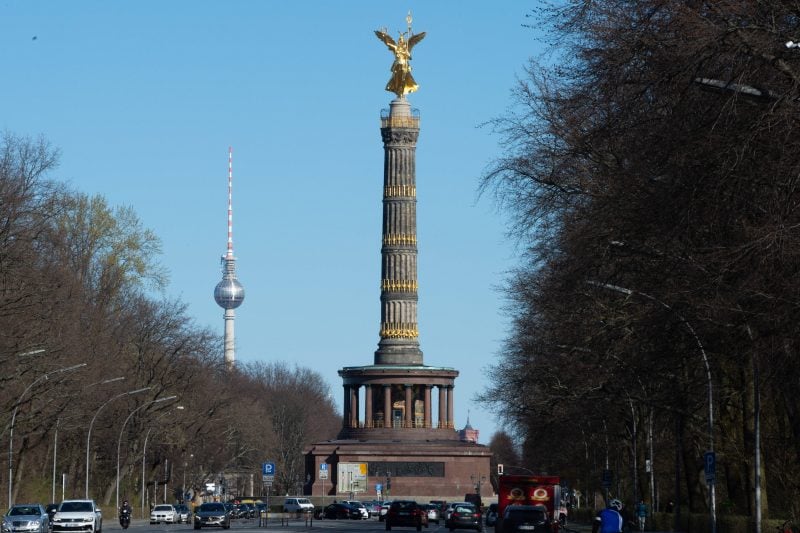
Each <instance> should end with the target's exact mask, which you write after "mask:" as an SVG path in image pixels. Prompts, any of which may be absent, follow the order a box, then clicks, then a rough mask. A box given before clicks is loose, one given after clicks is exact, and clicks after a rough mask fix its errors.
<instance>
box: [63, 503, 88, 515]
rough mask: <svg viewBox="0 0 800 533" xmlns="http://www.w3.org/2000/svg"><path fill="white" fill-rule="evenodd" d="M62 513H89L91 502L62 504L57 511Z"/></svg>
mask: <svg viewBox="0 0 800 533" xmlns="http://www.w3.org/2000/svg"><path fill="white" fill-rule="evenodd" d="M58 510H59V511H60V512H62V513H91V512H92V503H91V502H64V503H62V504H61V507H59V509H58Z"/></svg>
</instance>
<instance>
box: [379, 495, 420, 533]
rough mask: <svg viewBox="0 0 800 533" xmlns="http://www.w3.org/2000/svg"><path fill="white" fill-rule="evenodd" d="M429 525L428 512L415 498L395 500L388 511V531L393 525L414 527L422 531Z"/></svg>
mask: <svg viewBox="0 0 800 533" xmlns="http://www.w3.org/2000/svg"><path fill="white" fill-rule="evenodd" d="M422 526H425V527H428V513H427V511H425V509H423V508H422V507H421V506H420V505H419V504H418V503H417V502H415V501H413V500H395V501H393V502H392V505H390V506H389V512H388V513H386V531H391V529H392V528H393V527H414V528H416V529H417V531H422Z"/></svg>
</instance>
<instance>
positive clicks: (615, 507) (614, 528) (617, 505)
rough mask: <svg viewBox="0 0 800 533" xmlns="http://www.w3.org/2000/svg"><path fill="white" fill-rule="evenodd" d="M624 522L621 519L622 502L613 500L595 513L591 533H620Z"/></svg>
mask: <svg viewBox="0 0 800 533" xmlns="http://www.w3.org/2000/svg"><path fill="white" fill-rule="evenodd" d="M624 524H625V520H624V519H623V517H622V502H621V501H619V500H618V499H616V498H614V499H613V500H611V501H610V502H608V507H606V508H605V509H603V510H601V511H600V512H598V513H597V516H595V518H594V522H593V523H592V533H621V532H622V527H623V525H624Z"/></svg>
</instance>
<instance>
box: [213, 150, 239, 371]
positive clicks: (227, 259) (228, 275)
mask: <svg viewBox="0 0 800 533" xmlns="http://www.w3.org/2000/svg"><path fill="white" fill-rule="evenodd" d="M221 263H222V281H220V282H219V283H217V286H216V287H215V288H214V300H216V302H217V304H218V305H219V306H220V307H222V308H223V309H225V314H224V315H223V317H224V319H225V366H226V368H227V369H228V370H232V369H233V366H234V364H235V362H236V355H235V346H236V343H235V339H234V334H233V322H234V319H235V316H236V313H235V312H234V309H236V308H237V307H239V306H240V305H242V302H243V301H244V287H242V284H241V283H239V280H238V279H236V258H235V257H234V256H233V148H232V147H230V146H229V147H228V247H227V250H226V252H225V255H223V256H222V259H221Z"/></svg>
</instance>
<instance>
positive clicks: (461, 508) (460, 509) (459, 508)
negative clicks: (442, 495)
mask: <svg viewBox="0 0 800 533" xmlns="http://www.w3.org/2000/svg"><path fill="white" fill-rule="evenodd" d="M454 510H455V512H457V513H474V512H475V507H473V506H472V505H469V504H463V505H456V506H455V508H454Z"/></svg>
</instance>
